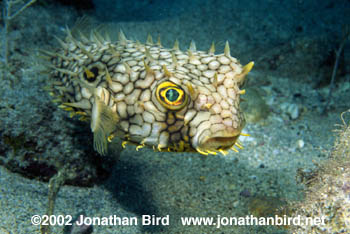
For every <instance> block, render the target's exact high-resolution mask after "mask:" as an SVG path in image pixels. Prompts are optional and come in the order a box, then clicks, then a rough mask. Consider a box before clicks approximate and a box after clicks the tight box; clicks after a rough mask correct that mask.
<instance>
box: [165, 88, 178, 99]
mask: <svg viewBox="0 0 350 234" xmlns="http://www.w3.org/2000/svg"><path fill="white" fill-rule="evenodd" d="M165 96H166V98H167V99H168V100H169V101H171V102H173V101H176V100H177V98H178V97H179V92H178V91H176V90H175V89H169V90H168V91H166V93H165Z"/></svg>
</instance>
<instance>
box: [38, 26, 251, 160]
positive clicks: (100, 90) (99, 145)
mask: <svg viewBox="0 0 350 234" xmlns="http://www.w3.org/2000/svg"><path fill="white" fill-rule="evenodd" d="M66 31H67V36H66V38H65V39H60V38H57V40H58V42H59V44H60V47H59V48H56V49H55V50H53V51H42V52H43V54H45V56H46V59H47V60H48V64H47V67H48V69H49V83H50V84H49V86H48V87H47V90H48V91H49V93H50V95H51V96H53V102H55V103H58V107H59V108H62V109H64V110H66V111H69V112H70V116H71V117H73V116H79V119H80V120H82V121H88V122H90V127H91V132H92V133H93V146H94V149H95V150H96V151H97V152H98V153H99V154H101V155H105V154H107V153H108V143H109V142H111V141H112V140H113V138H114V137H117V138H119V139H120V140H121V142H122V146H123V147H125V145H126V144H133V145H136V150H139V149H141V148H143V147H150V148H153V149H154V150H155V151H161V152H198V153H200V154H203V155H209V154H214V155H215V154H217V153H222V154H224V155H226V154H227V153H228V150H230V149H232V150H234V151H238V150H237V148H235V147H238V148H243V147H242V145H241V143H240V142H239V140H238V138H239V137H240V136H241V135H247V134H245V133H243V132H242V130H243V128H244V125H245V119H244V114H243V113H242V111H241V109H240V107H239V105H240V100H241V98H240V96H241V95H243V94H244V93H245V90H244V89H243V88H242V86H243V85H244V83H245V79H246V76H247V74H248V73H249V72H250V71H251V69H252V67H253V65H254V62H250V63H248V64H247V65H245V66H242V65H241V64H240V62H239V61H238V60H237V59H236V58H234V57H232V56H231V55H230V46H229V43H228V42H226V44H225V48H224V52H223V53H221V54H215V44H214V43H213V44H212V45H211V46H210V48H209V50H208V51H199V50H197V49H196V45H195V43H194V42H193V41H192V42H191V44H190V46H189V49H188V50H187V51H182V50H181V49H180V47H179V42H178V40H176V41H175V43H174V46H173V48H164V47H163V46H162V45H161V42H160V40H158V41H157V42H153V39H152V37H151V36H148V38H147V41H146V42H145V43H144V44H143V43H141V42H139V41H133V40H129V39H127V38H126V36H125V34H124V33H123V32H122V31H120V32H119V35H118V39H116V40H115V41H114V42H112V40H111V39H110V38H109V36H102V35H101V34H100V33H99V32H97V31H96V30H92V32H91V35H90V36H89V37H88V36H86V35H83V34H82V33H81V34H80V35H79V36H76V35H74V36H73V35H72V33H71V31H70V30H69V29H67V30H66Z"/></svg>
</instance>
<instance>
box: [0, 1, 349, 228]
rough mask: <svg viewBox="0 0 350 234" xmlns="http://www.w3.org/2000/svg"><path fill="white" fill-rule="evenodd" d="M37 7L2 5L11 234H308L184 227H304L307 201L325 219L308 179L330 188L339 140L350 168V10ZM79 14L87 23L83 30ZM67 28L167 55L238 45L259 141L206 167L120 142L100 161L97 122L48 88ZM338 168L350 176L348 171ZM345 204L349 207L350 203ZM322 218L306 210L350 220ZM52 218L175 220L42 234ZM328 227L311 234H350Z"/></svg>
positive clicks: (228, 4) (143, 4) (206, 159)
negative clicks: (47, 57)
mask: <svg viewBox="0 0 350 234" xmlns="http://www.w3.org/2000/svg"><path fill="white" fill-rule="evenodd" d="M27 3H31V1H14V0H12V1H11V0H2V1H0V4H1V12H2V14H1V19H0V23H1V28H0V36H1V40H0V48H1V54H0V62H1V63H0V74H1V78H0V93H1V97H0V100H1V101H0V165H1V166H0V234H9V233H11V234H30V233H65V234H69V233H81V234H82V233H101V234H107V233H126V234H127V233H196V234H198V233H201V234H204V233H208V234H209V233H220V234H221V233H241V234H242V233H244V234H245V233H247V234H250V233H252V234H254V233H269V234H270V233H271V234H275V233H276V234H277V233H281V234H282V233H293V232H296V233H311V231H310V230H311V229H308V228H300V229H294V228H293V227H288V226H258V225H245V226H237V225H222V226H221V227H220V228H217V226H216V225H189V226H186V225H183V224H182V223H181V217H215V218H216V217H218V216H221V217H245V216H246V215H251V214H252V215H254V216H257V217H267V216H274V215H276V214H277V215H281V216H282V215H288V216H293V214H299V213H303V212H302V211H300V210H298V209H299V208H300V205H296V204H302V205H301V207H302V208H303V209H304V210H305V209H306V208H305V207H309V208H310V209H311V208H312V209H314V208H313V205H312V204H311V202H314V200H315V199H314V200H312V199H311V200H310V199H308V197H310V195H309V194H310V193H312V191H315V190H313V189H312V187H311V189H310V186H312V185H310V183H311V182H310V181H314V180H315V181H316V182H317V181H321V183H325V181H324V180H321V179H319V178H321V177H322V174H327V173H328V172H327V171H331V170H330V169H329V168H328V169H327V170H325V166H324V165H327V164H328V165H334V164H332V163H329V162H333V161H330V160H332V155H335V154H334V152H335V150H337V149H338V148H339V147H338V148H337V147H335V146H337V144H335V142H340V143H341V144H343V145H345V146H346V147H343V148H341V147H340V148H341V150H343V151H342V152H343V153H342V157H343V156H349V157H350V155H349V151H346V150H344V148H345V149H349V147H350V146H349V145H346V144H349V142H350V141H342V140H340V141H337V139H339V136H340V137H343V138H340V139H349V134H348V135H347V134H340V135H339V133H337V132H334V130H336V129H342V128H339V126H337V125H336V124H340V125H341V126H343V130H344V129H346V127H344V125H346V124H347V123H349V120H350V116H349V114H344V115H343V117H342V118H341V114H342V113H343V112H345V111H347V110H349V109H350V105H349V100H350V62H349V61H350V38H349V32H350V31H349V30H350V1H348V0H337V1H334V0H324V1H311V0H309V1H303V0H295V1H278V0H265V1H259V0H252V1H239V0H236V1H234V0H227V1H223V0H219V1H218V0H196V1H195V0H193V1H185V0H178V1H170V0H134V1H122V0H92V1H91V0H75V1H68V0H46V1H44V0H37V1H35V2H32V4H30V5H28V6H26V4H27ZM23 6H25V8H23V11H22V8H21V7H23ZM16 12H18V13H19V14H18V15H17V14H16ZM11 15H12V16H14V17H12V18H11V17H10V16H11ZM82 17H83V18H84V20H85V22H87V23H84V24H83V26H81V25H80V26H79V24H78V23H76V22H79V19H81V18H82ZM66 27H68V28H75V27H78V29H79V30H81V31H83V32H89V31H90V30H92V29H96V28H101V29H103V31H107V32H108V33H109V34H110V35H111V37H112V38H113V36H114V38H116V35H117V33H118V32H119V31H120V30H121V29H122V30H123V32H124V33H125V35H126V37H127V38H128V39H132V40H139V41H140V42H145V41H146V38H147V35H148V34H150V35H152V36H153V39H154V41H156V38H157V37H158V36H159V37H160V39H161V41H162V45H163V46H164V47H165V48H172V47H173V45H174V42H175V40H176V39H177V40H179V42H180V48H181V49H182V50H183V51H186V50H187V49H188V47H189V45H190V42H191V40H194V41H195V42H196V47H197V50H201V51H208V50H209V48H210V45H211V44H212V42H213V41H214V42H215V44H216V49H217V50H216V51H217V53H223V51H224V46H225V42H226V41H228V42H229V43H230V48H231V56H233V57H235V58H237V59H238V60H239V61H240V62H241V63H242V64H247V63H248V62H250V61H254V62H255V66H254V68H253V70H252V71H251V72H250V73H249V75H248V78H247V82H246V84H245V89H246V94H245V95H244V97H243V98H244V100H245V101H244V102H242V103H241V106H242V108H243V111H244V113H245V116H246V120H247V124H246V127H245V128H244V132H245V133H249V134H250V136H241V137H240V140H241V142H242V143H243V145H244V149H242V150H239V153H236V152H234V151H229V154H228V155H226V156H223V155H215V156H214V155H211V156H203V155H200V154H198V153H165V152H154V151H153V150H152V149H149V148H143V149H141V150H138V151H136V150H135V146H132V145H128V146H127V147H126V149H122V148H121V147H120V143H119V142H112V143H111V144H110V150H109V154H108V155H105V156H100V155H99V154H98V153H96V152H95V151H94V149H93V138H92V133H91V130H90V124H89V123H86V122H81V121H79V120H78V119H77V118H69V116H68V114H67V113H66V112H65V111H63V110H61V109H59V108H57V104H55V103H53V102H52V97H50V96H49V93H48V92H47V91H46V90H45V86H46V85H47V82H48V75H47V74H45V69H46V68H45V66H44V65H43V62H42V60H41V58H40V51H41V50H47V51H53V50H54V49H55V48H58V47H60V44H59V42H58V41H57V40H56V38H55V37H58V38H61V39H64V38H65V37H66V33H65V30H66ZM336 63H337V67H336V69H334V67H335V64H336ZM332 77H333V78H334V79H333V83H332V85H330V84H331V82H332ZM331 86H332V89H331V95H329V93H330V87H331ZM325 108H326V109H325ZM343 121H344V122H343ZM344 131H345V130H344ZM345 132H346V131H345ZM346 137H347V138H346ZM344 142H347V143H344ZM333 150H334V151H333ZM332 151H333V153H332ZM344 152H345V153H344ZM344 158H345V159H346V157H344ZM342 160H343V159H342ZM342 162H343V161H342ZM341 165H343V169H342V170H343V171H347V166H348V165H347V164H345V163H344V164H341ZM349 168H350V167H349ZM338 171H339V170H338ZM328 174H329V173H328ZM340 174H341V173H340ZM332 176H333V174H332ZM332 176H330V177H331V179H330V181H331V182H332V183H335V184H336V182H337V181H340V180H337V177H336V176H339V175H338V174H334V176H333V177H332ZM322 178H323V177H322ZM327 178H328V177H327ZM342 178H343V177H342ZM344 178H345V179H344V181H345V182H346V181H347V178H350V176H349V175H348V174H346V175H345V176H344ZM345 182H344V183H343V184H341V185H340V188H341V193H339V191H336V190H335V191H333V192H332V194H333V193H337V194H342V193H344V197H348V196H349V194H350V193H349V191H350V189H348V187H350V186H346V185H347V184H345ZM325 184H326V183H325ZM335 189H336V188H335ZM316 193H317V191H316ZM320 199H321V198H320ZM327 199H328V200H330V199H331V198H330V197H329V198H327ZM327 199H326V200H327ZM332 199H333V198H332ZM334 199H335V203H337V204H338V205H339V204H340V207H346V205H347V204H348V203H349V202H348V200H341V198H339V197H337V198H334ZM303 202H304V203H303ZM342 202H344V203H342ZM322 204H325V203H322ZM318 209H319V210H317V211H315V210H312V211H310V212H306V213H307V214H315V215H316V214H317V215H322V214H323V215H325V214H332V217H338V216H340V214H341V215H342V217H350V216H347V215H348V213H346V215H343V214H344V213H341V211H340V210H339V209H338V211H337V212H339V213H336V214H333V213H331V211H332V212H333V209H332V207H331V205H330V206H328V207H327V212H328V213H327V212H326V211H324V213H322V212H323V210H322V209H323V208H322V207H321V208H320V207H318ZM306 210H307V209H306ZM335 210H336V209H335ZM50 213H52V214H54V215H71V216H72V217H73V218H77V217H78V216H79V215H80V214H83V215H84V216H87V217H108V216H110V215H116V216H118V217H138V218H140V217H142V215H155V216H157V217H166V216H167V215H169V219H170V225H140V224H139V225H117V226H111V225H109V226H103V225H94V226H92V227H76V226H74V227H71V226H60V225H53V226H52V227H51V228H50V231H49V230H48V229H45V228H40V225H39V226H38V225H32V224H31V218H32V216H33V215H44V214H50ZM303 214H305V213H303ZM327 225H328V226H332V227H331V228H330V227H328V226H327ZM327 225H326V226H325V227H322V228H323V229H322V228H315V229H312V230H314V231H315V233H322V232H321V231H325V233H347V232H348V233H350V231H349V230H350V222H349V219H346V218H341V219H340V221H339V220H338V219H336V220H334V219H332V218H329V219H328V223H327ZM332 228H333V229H332Z"/></svg>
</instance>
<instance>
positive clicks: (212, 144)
mask: <svg viewBox="0 0 350 234" xmlns="http://www.w3.org/2000/svg"><path fill="white" fill-rule="evenodd" d="M240 133H241V131H239V130H235V131H219V132H216V133H214V134H205V133H203V134H202V136H201V137H199V144H198V147H197V148H196V150H197V151H198V152H199V153H202V154H203V153H204V154H216V153H217V152H220V153H223V154H225V153H227V152H226V150H229V149H232V150H235V151H237V149H234V148H233V146H234V145H237V141H238V138H239V136H240ZM238 145H239V144H238ZM239 146H240V145H239ZM239 148H240V147H239Z"/></svg>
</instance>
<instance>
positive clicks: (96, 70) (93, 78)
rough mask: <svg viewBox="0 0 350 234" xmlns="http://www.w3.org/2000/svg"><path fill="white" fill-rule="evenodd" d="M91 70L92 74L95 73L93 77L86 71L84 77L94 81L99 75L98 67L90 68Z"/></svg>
mask: <svg viewBox="0 0 350 234" xmlns="http://www.w3.org/2000/svg"><path fill="white" fill-rule="evenodd" d="M90 72H92V74H94V76H93V77H88V76H87V75H86V73H85V72H84V78H85V80H87V81H89V82H94V81H95V80H96V77H97V75H98V68H97V67H93V68H91V69H90Z"/></svg>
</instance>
